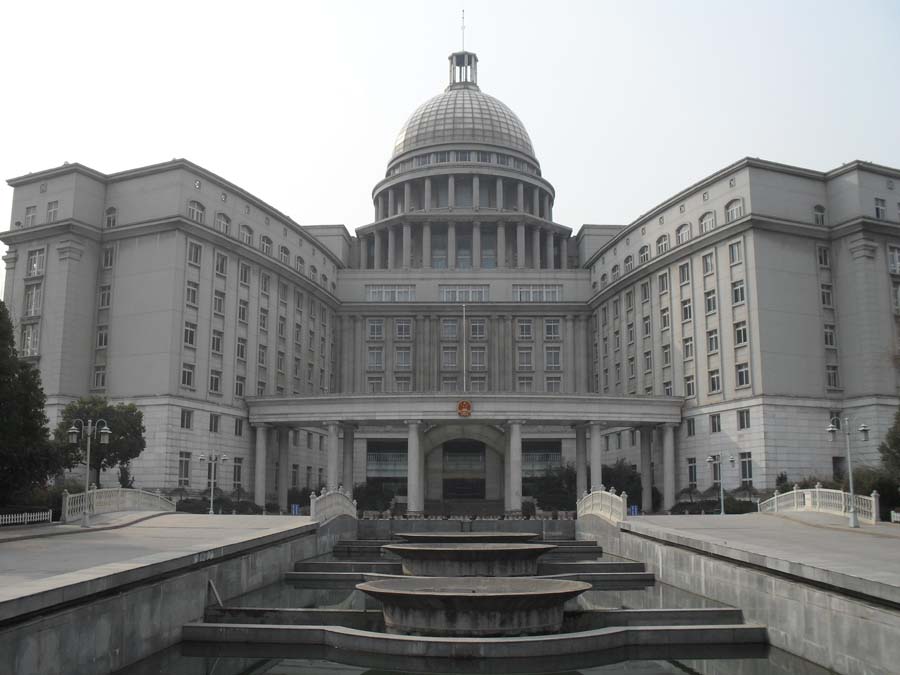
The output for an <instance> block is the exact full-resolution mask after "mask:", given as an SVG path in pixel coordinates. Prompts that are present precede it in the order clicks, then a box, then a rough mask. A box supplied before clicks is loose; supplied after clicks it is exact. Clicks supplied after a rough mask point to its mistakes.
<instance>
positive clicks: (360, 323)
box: [353, 314, 366, 394]
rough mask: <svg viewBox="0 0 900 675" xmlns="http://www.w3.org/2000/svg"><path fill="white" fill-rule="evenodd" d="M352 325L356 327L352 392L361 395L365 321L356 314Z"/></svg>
mask: <svg viewBox="0 0 900 675" xmlns="http://www.w3.org/2000/svg"><path fill="white" fill-rule="evenodd" d="M353 323H354V324H355V326H356V328H355V333H356V341H355V342H354V349H355V350H356V358H355V359H354V362H355V365H356V368H355V369H354V377H355V378H356V386H355V387H354V388H353V390H354V391H355V392H356V393H358V394H361V393H363V392H365V391H366V321H365V319H364V318H363V317H362V316H360V315H359V314H357V315H356V317H355V318H354V322H353Z"/></svg>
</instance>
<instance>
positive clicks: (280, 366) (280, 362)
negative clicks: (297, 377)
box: [275, 351, 284, 373]
mask: <svg viewBox="0 0 900 675" xmlns="http://www.w3.org/2000/svg"><path fill="white" fill-rule="evenodd" d="M275 368H276V369H277V370H278V372H279V373H283V372H284V352H282V351H279V352H278V354H277V356H276V357H275Z"/></svg>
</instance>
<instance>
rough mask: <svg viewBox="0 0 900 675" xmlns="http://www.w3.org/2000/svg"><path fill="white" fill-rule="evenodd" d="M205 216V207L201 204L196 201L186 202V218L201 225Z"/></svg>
mask: <svg viewBox="0 0 900 675" xmlns="http://www.w3.org/2000/svg"><path fill="white" fill-rule="evenodd" d="M205 217H206V207H205V206H203V204H201V203H200V202H197V201H190V202H188V218H190V219H191V220H193V221H194V222H195V223H200V224H201V225H202V224H203V219H204V218H205Z"/></svg>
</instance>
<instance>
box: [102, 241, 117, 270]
mask: <svg viewBox="0 0 900 675" xmlns="http://www.w3.org/2000/svg"><path fill="white" fill-rule="evenodd" d="M113 256H114V249H113V247H112V246H106V247H104V248H103V269H105V270H111V269H112V266H113Z"/></svg>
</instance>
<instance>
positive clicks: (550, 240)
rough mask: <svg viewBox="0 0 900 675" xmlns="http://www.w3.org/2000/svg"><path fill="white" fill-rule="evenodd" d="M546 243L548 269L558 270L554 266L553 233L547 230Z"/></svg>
mask: <svg viewBox="0 0 900 675" xmlns="http://www.w3.org/2000/svg"><path fill="white" fill-rule="evenodd" d="M545 240H546V243H545V245H544V248H545V249H546V251H547V252H546V253H545V254H544V255H545V256H546V257H547V269H548V270H552V269H556V267H555V266H554V264H553V232H551V231H550V230H547V234H546V236H545Z"/></svg>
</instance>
